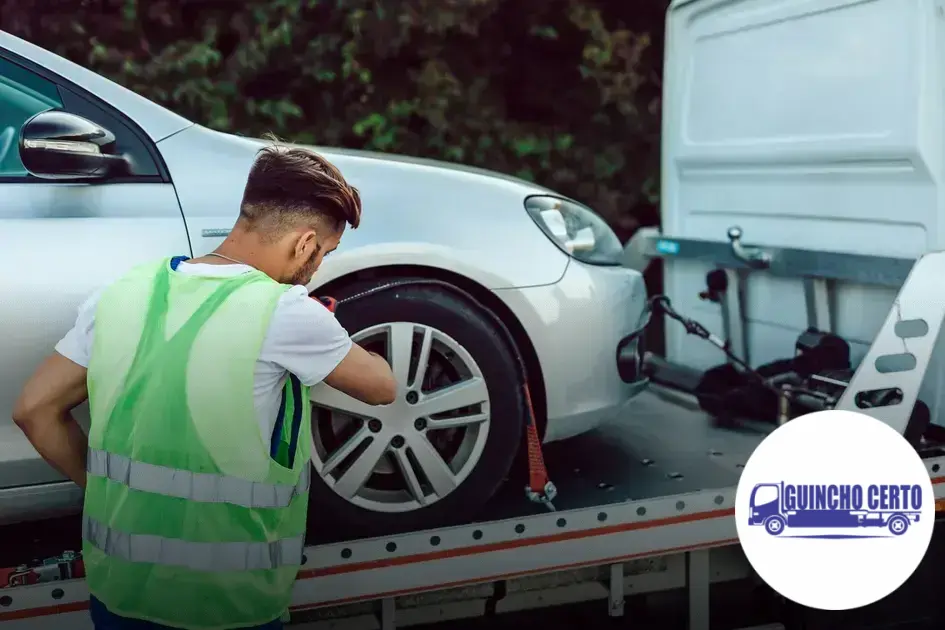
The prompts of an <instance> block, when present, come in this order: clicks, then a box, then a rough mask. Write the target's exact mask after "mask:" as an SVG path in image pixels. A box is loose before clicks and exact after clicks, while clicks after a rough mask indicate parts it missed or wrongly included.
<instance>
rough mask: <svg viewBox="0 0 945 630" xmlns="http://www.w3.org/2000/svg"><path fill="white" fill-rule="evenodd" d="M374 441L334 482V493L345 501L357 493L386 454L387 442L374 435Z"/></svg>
mask: <svg viewBox="0 0 945 630" xmlns="http://www.w3.org/2000/svg"><path fill="white" fill-rule="evenodd" d="M373 437H374V440H373V441H372V442H371V444H370V445H368V447H367V448H366V449H364V452H362V453H361V454H360V455H358V456H357V458H356V459H355V460H354V462H353V463H352V464H351V466H350V467H349V468H348V470H346V471H344V472H343V473H342V474H341V477H340V478H339V479H338V481H336V482H335V485H334V487H335V492H337V493H338V494H340V495H341V496H343V497H344V498H346V499H351V498H352V497H354V495H356V494H357V493H358V490H360V489H361V487H362V486H364V482H366V481H367V480H368V478H369V477H370V476H371V473H372V472H374V469H375V468H376V467H377V464H378V462H380V461H381V457H383V456H384V453H386V452H387V445H388V442H389V441H388V440H380V439H378V437H377V436H376V435H375V436H373Z"/></svg>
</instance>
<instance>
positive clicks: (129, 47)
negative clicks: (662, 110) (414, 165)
mask: <svg viewBox="0 0 945 630" xmlns="http://www.w3.org/2000/svg"><path fill="white" fill-rule="evenodd" d="M665 7H666V2H665V0H634V1H633V2H614V1H612V0H269V1H258V0H257V1H248V2H232V1H231V0H176V1H171V0H147V1H142V0H111V1H109V0H100V1H97V2H96V1H92V0H0V11H2V13H0V18H2V19H0V23H2V24H3V25H4V26H3V27H4V29H5V30H7V31H9V32H11V33H13V34H15V35H18V36H20V37H24V38H25V39H28V40H30V41H32V42H34V43H36V44H39V45H41V46H43V47H45V48H48V49H50V50H53V51H55V52H56V53H58V54H60V55H62V56H65V57H67V58H69V59H71V60H73V61H75V62H77V63H80V64H82V65H85V66H87V67H89V68H91V69H93V70H95V71H97V72H99V73H101V74H103V75H105V76H108V77H109V78H111V79H113V80H115V81H117V82H118V83H121V84H122V85H125V86H126V87H128V88H130V89H132V90H134V91H136V92H138V93H140V94H142V95H143V96H146V97H148V98H150V99H152V100H154V101H157V102H159V103H161V104H163V105H165V106H167V107H168V108H170V109H172V110H175V111H177V112H178V113H180V114H181V115H184V116H186V117H188V118H190V119H193V120H195V121H197V122H200V123H202V124H206V125H208V126H210V127H213V128H216V129H220V130H224V131H229V132H235V133H240V134H244V135H253V136H258V135H261V134H262V133H264V132H266V131H272V132H275V133H276V134H277V135H279V136H280V137H283V138H286V139H289V140H292V141H297V142H303V143H309V144H321V145H330V146H345V147H349V148H359V149H368V150H376V151H385V152H396V153H403V154H408V155H415V156H422V157H431V158H437V159H443V160H450V161H457V162H463V163H466V164H472V165H476V166H482V167H485V168H489V169H493V170H498V171H503V172H506V173H510V174H513V175H517V176H519V177H522V178H525V179H528V180H532V181H536V182H538V183H540V184H543V185H546V186H548V187H551V188H554V189H556V190H559V191H561V192H563V193H565V194H568V195H571V196H573V197H575V198H577V199H579V200H581V201H583V202H585V203H588V204H589V205H591V206H592V207H594V208H595V209H596V210H597V211H599V212H600V213H601V214H602V215H603V216H604V217H605V218H606V219H607V220H608V221H609V222H610V223H611V225H613V226H614V228H615V229H617V231H618V233H620V234H621V236H623V237H627V236H629V234H630V233H631V232H632V231H633V230H634V229H635V228H636V227H637V226H638V225H639V224H640V223H641V222H642V223H643V224H650V223H653V222H655V221H656V213H655V205H656V202H657V194H658V184H657V180H658V170H657V169H658V163H659V162H658V149H659V144H658V139H659V76H660V56H661V50H660V49H661V39H662V37H661V36H662V20H663V13H664V11H665Z"/></svg>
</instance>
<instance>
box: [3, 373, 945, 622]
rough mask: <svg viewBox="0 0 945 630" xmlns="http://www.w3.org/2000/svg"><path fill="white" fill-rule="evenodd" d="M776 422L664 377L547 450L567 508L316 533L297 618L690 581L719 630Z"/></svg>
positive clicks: (45, 537) (567, 597)
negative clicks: (711, 401)
mask: <svg viewBox="0 0 945 630" xmlns="http://www.w3.org/2000/svg"><path fill="white" fill-rule="evenodd" d="M773 429H774V427H773V426H772V425H769V424H762V423H751V422H745V423H743V424H742V425H740V428H738V429H734V428H727V427H720V426H717V425H716V424H715V423H714V422H713V420H712V418H711V417H709V416H708V415H707V414H705V413H703V412H702V411H700V410H699V409H698V407H697V405H695V401H694V400H693V399H692V398H691V397H690V396H687V395H685V394H681V393H678V392H675V391H672V390H668V389H665V388H661V387H658V386H656V387H654V388H653V389H652V390H651V391H647V392H645V393H643V394H642V395H640V396H639V397H638V398H637V399H636V400H634V401H632V402H631V403H630V404H628V406H627V408H626V409H625V411H624V413H623V414H622V416H621V417H620V418H618V419H616V420H615V421H614V422H612V423H610V424H608V425H606V426H604V427H602V428H600V429H598V430H596V431H594V432H591V433H589V434H587V435H584V436H581V437H578V438H575V439H572V440H568V441H565V442H561V443H556V444H551V445H549V446H548V447H547V449H546V452H545V459H546V462H547V465H548V469H549V471H550V473H551V476H552V479H553V480H554V481H555V483H556V485H558V487H559V497H558V499H557V500H556V501H555V507H556V508H557V510H556V511H555V512H549V511H547V510H546V509H545V508H544V507H542V506H539V505H535V504H531V503H529V502H528V501H526V500H525V498H524V496H523V494H522V485H521V484H519V483H516V482H515V480H512V481H510V483H509V484H507V486H506V487H505V488H504V490H503V491H502V492H500V493H499V495H498V496H497V497H495V499H494V500H493V501H492V502H491V504H490V505H489V506H488V507H487V509H486V510H485V511H484V512H483V514H482V516H481V517H480V519H479V520H477V521H476V522H474V523H470V524H467V525H460V526H456V527H450V528H441V529H436V530H430V531H421V532H411V533H406V534H399V535H394V536H386V537H379V538H373V539H362V540H345V539H344V538H343V536H341V535H339V534H337V533H334V535H332V533H331V532H316V533H317V538H316V539H315V540H314V541H312V544H311V545H310V546H308V547H306V549H305V559H304V565H303V567H302V571H301V573H300V575H299V579H298V581H297V582H296V587H295V591H294V595H293V619H295V620H299V621H303V622H306V623H316V624H318V626H317V627H322V626H326V624H327V626H326V627H332V628H338V627H340V626H338V618H339V617H342V618H345V619H348V620H349V621H356V619H358V618H360V619H361V621H360V622H357V623H354V625H353V626H352V627H355V628H358V627H365V626H363V625H360V624H362V623H363V622H364V619H363V616H364V615H367V616H368V617H371V618H374V615H375V614H377V617H379V618H380V621H379V622H377V623H380V624H381V628H382V630H388V629H392V628H394V627H395V621H394V618H395V615H396V618H397V621H396V625H410V624H416V623H429V622H431V621H437V620H442V619H445V618H463V617H470V616H477V615H478V614H483V611H487V612H488V611H491V612H508V611H514V610H520V609H528V608H535V607H542V606H546V605H551V604H553V603H568V602H576V601H586V600H592V599H600V598H603V599H606V600H607V601H608V606H609V610H610V613H611V615H612V616H619V615H621V614H622V612H623V606H624V597H625V596H628V595H634V594H640V593H653V592H657V591H667V590H673V589H685V591H686V593H687V595H686V596H687V597H688V609H689V613H688V617H689V627H690V628H691V629H693V630H696V629H699V628H702V629H705V628H708V625H707V624H708V619H709V618H710V615H709V585H710V584H715V583H719V582H730V581H732V580H742V579H745V578H747V577H749V576H750V575H751V570H750V568H749V567H748V565H747V562H746V561H745V559H744V556H743V554H742V553H741V549H740V547H739V546H738V541H737V535H736V531H735V522H734V504H735V488H736V484H737V481H738V478H739V475H740V473H741V469H742V468H743V467H744V465H745V463H746V462H747V460H748V457H749V456H750V455H751V453H752V451H753V450H754V448H755V447H756V446H757V444H759V443H760V442H761V440H762V439H764V437H765V435H766V434H767V433H769V432H770V431H772V430H773ZM926 463H927V468H928V470H929V474H930V477H931V478H932V481H933V484H934V485H935V489H936V497H937V498H943V497H945V476H943V474H942V473H939V472H938V471H939V470H940V469H941V467H942V466H943V465H945V457H943V456H942V455H941V454H938V453H933V454H931V455H930V457H929V458H928V459H926ZM0 534H2V535H0V546H2V551H3V555H6V556H11V557H12V556H13V555H18V556H20V560H24V559H31V558H41V557H43V556H44V554H48V555H57V554H59V553H61V552H62V551H63V550H66V549H74V550H75V549H78V548H79V535H80V528H79V525H78V519H77V518H76V517H66V518H62V519H57V520H56V521H50V522H46V523H40V524H29V525H26V526H23V525H19V526H8V527H6V528H4V529H2V530H0ZM25 554H29V556H30V558H24V557H23V556H24V555H25ZM561 576H566V577H563V578H562V577H561ZM87 602H88V590H87V588H86V586H85V583H84V581H83V580H71V581H62V582H50V583H43V584H37V585H33V586H24V587H17V588H11V589H0V622H5V623H7V625H6V626H4V628H5V630H36V629H38V628H46V627H65V626H62V625H60V624H63V623H68V624H69V625H68V627H72V628H77V629H80V630H81V629H82V628H86V627H89V626H88V625H87V623H88V614H87V612H86V608H87V605H88V604H87ZM430 602H432V603H430ZM339 611H347V612H339ZM431 611H432V612H431ZM471 611H472V612H471ZM359 615H360V617H359ZM373 623H375V622H371V623H369V624H368V626H369V627H370V626H373ZM49 624H52V625H49ZM303 627H310V626H303ZM311 627H314V626H311Z"/></svg>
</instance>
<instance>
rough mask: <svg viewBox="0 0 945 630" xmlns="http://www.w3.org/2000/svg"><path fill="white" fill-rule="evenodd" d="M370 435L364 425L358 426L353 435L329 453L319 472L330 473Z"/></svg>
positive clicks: (324, 475) (324, 474) (323, 474)
mask: <svg viewBox="0 0 945 630" xmlns="http://www.w3.org/2000/svg"><path fill="white" fill-rule="evenodd" d="M369 435H371V432H370V431H368V428H367V427H366V426H362V427H360V428H359V429H358V430H357V431H356V432H355V434H354V435H352V436H351V437H350V438H348V439H347V440H345V443H344V444H342V445H341V446H339V447H338V448H337V449H336V450H335V452H334V453H332V454H331V455H329V456H328V457H327V458H326V459H325V463H324V464H322V470H321V474H322V476H323V477H327V476H328V475H330V474H331V473H333V472H335V469H336V468H338V466H339V465H340V464H341V462H343V461H344V460H345V459H346V458H347V457H348V456H349V455H351V453H353V452H354V451H355V449H357V448H358V446H360V445H361V443H362V442H364V440H365V439H366V438H367V437H368V436H369Z"/></svg>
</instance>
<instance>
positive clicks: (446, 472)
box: [408, 434, 456, 497]
mask: <svg viewBox="0 0 945 630" xmlns="http://www.w3.org/2000/svg"><path fill="white" fill-rule="evenodd" d="M408 444H409V445H410V450H411V451H413V454H414V457H416V459H417V463H418V464H420V469H421V470H422V471H423V474H424V475H425V476H426V478H427V479H428V480H429V481H430V485H431V486H433V492H434V493H436V495H437V496H439V497H443V496H446V495H447V494H449V493H450V492H451V491H452V490H453V489H454V488H456V475H455V474H454V473H453V470H452V469H451V468H450V467H449V464H447V463H446V461H445V460H444V459H443V456H442V455H440V453H439V451H437V450H436V448H434V446H433V444H431V443H430V440H428V439H427V438H426V436H424V435H420V434H416V435H414V436H413V437H412V438H411V439H410V440H409V441H408Z"/></svg>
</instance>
